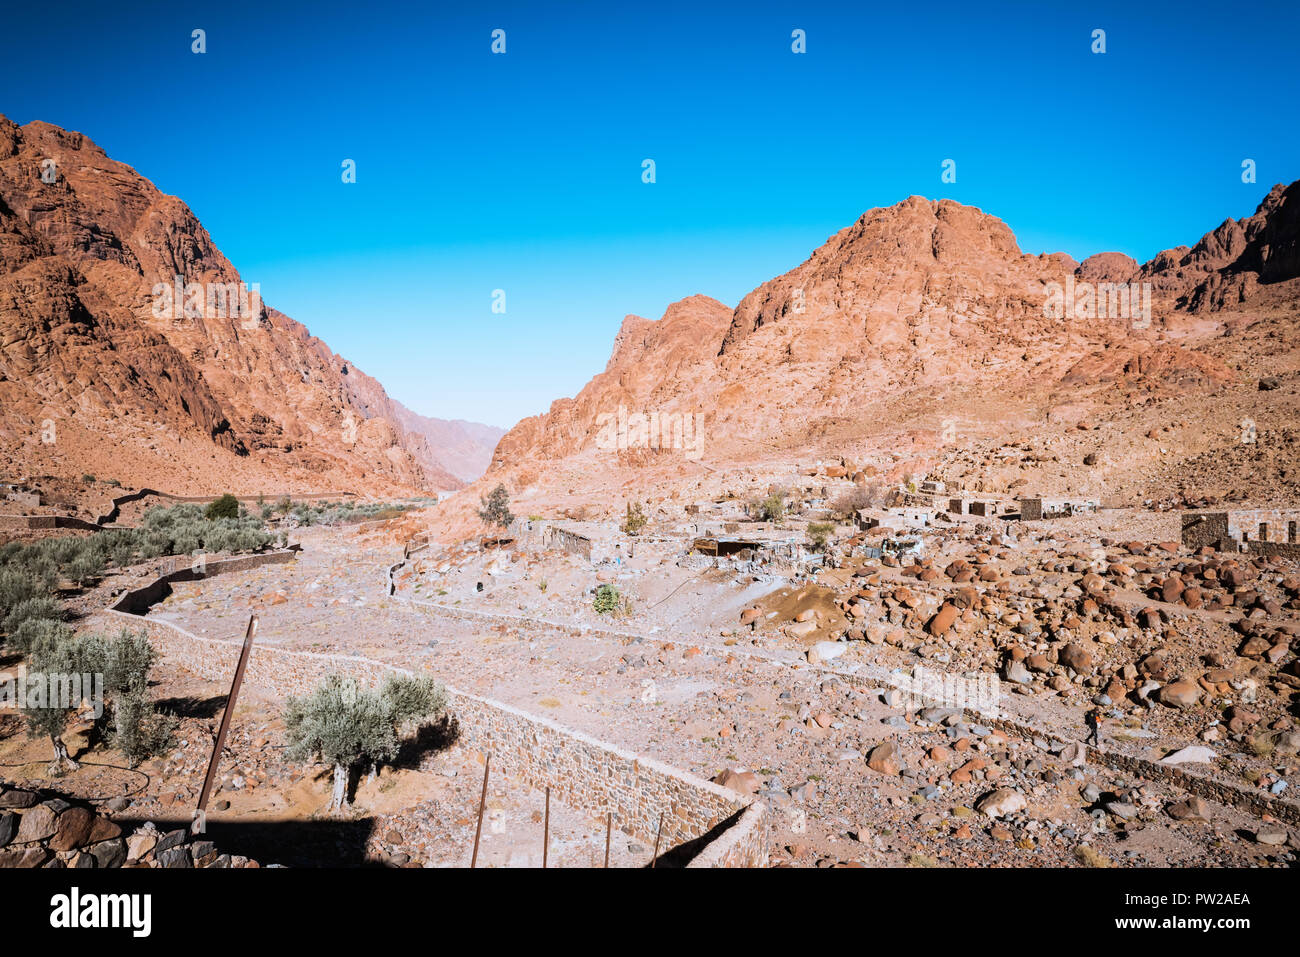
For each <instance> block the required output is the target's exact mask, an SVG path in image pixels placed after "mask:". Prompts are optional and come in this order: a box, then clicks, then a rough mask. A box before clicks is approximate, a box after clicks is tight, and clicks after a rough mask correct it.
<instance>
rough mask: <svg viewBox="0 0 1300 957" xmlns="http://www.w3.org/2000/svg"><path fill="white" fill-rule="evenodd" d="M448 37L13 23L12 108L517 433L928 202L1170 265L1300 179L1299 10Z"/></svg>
mask: <svg viewBox="0 0 1300 957" xmlns="http://www.w3.org/2000/svg"><path fill="white" fill-rule="evenodd" d="M126 6H131V5H130V4H127V5H126ZM443 6H444V5H440V4H436V3H418V4H415V3H412V4H395V3H356V2H350V3H343V4H337V5H336V4H332V3H329V2H312V3H303V4H293V5H290V4H277V3H275V2H261V3H247V4H245V3H242V2H239V0H233V2H223V3H204V4H185V3H175V2H159V3H156V4H135V5H134V6H131V9H133V10H134V11H135V12H134V13H131V12H125V11H124V10H123V9H122V5H119V4H110V3H101V2H96V3H84V2H72V3H66V4H59V5H54V6H52V5H50V4H43V3H31V4H18V3H13V2H10V3H6V5H5V10H4V13H3V24H4V49H5V52H4V56H3V57H0V112H3V113H5V114H6V115H8V116H9V117H10V118H11V119H13V120H15V121H16V122H19V123H26V122H28V121H30V120H33V119H41V120H46V121H48V122H51V123H55V124H57V125H59V126H63V127H67V128H70V129H75V130H79V131H80V132H82V133H85V134H86V135H88V136H89V137H91V138H92V139H93V140H95V141H96V142H97V143H98V144H99V145H100V146H102V147H103V148H104V149H105V150H106V151H107V152H108V153H109V155H110V156H112V157H114V158H115V159H118V160H121V161H122V162H125V163H128V164H130V165H131V166H133V167H135V168H136V169H137V170H139V171H140V172H141V173H142V174H143V175H145V176H147V177H148V178H149V179H151V180H152V181H153V182H154V183H156V184H157V185H158V186H159V188H161V189H162V190H164V191H165V192H168V193H172V194H175V195H177V196H179V197H181V198H182V199H183V200H184V201H185V202H186V203H188V204H189V205H190V207H191V208H193V210H194V211H195V213H196V214H197V215H198V217H199V218H200V220H202V222H203V224H204V225H205V226H206V227H207V228H208V230H209V231H210V232H211V233H212V236H213V238H214V239H215V240H216V242H217V244H218V246H220V248H221V249H222V250H223V251H224V252H225V253H226V255H227V256H228V257H229V258H230V260H231V261H232V262H233V263H234V264H235V266H236V267H237V268H238V269H239V270H240V272H241V273H242V274H243V276H244V279H245V280H246V281H248V282H259V283H260V284H261V288H262V294H263V297H264V299H265V300H266V301H267V303H269V304H270V305H272V306H274V307H276V308H278V309H280V310H282V311H283V312H286V313H288V314H289V315H291V316H293V317H294V318H295V319H298V320H300V321H301V322H303V323H305V324H306V325H307V326H308V328H310V329H311V330H312V332H313V333H315V334H317V335H319V336H321V338H323V339H324V340H325V341H326V342H327V343H329V345H330V346H331V347H332V348H333V349H334V350H335V351H336V352H339V353H341V354H343V355H344V356H346V357H347V358H348V359H349V360H351V361H353V362H355V363H356V364H357V365H359V366H360V367H361V368H362V369H364V370H365V371H366V372H369V373H370V374H372V375H374V376H376V377H377V378H379V379H380V381H382V382H383V383H384V384H385V386H387V388H388V390H389V392H390V393H391V394H392V395H394V396H395V397H396V398H398V399H399V400H401V401H402V402H404V403H406V404H407V405H409V406H410V407H411V408H413V409H415V410H416V411H419V412H423V413H426V414H430V415H437V416H442V417H447V418H468V419H475V420H479V421H486V422H491V423H493V424H497V425H501V426H508V425H511V424H513V423H514V422H515V421H516V420H517V419H519V418H520V417H522V416H525V415H531V414H534V413H537V412H540V411H544V410H545V409H546V408H547V406H548V405H549V404H550V402H551V400H552V399H554V398H558V397H560V396H564V395H572V394H574V393H575V392H577V390H578V389H579V388H581V386H582V385H583V384H584V383H585V382H586V381H587V379H589V378H590V377H591V376H592V375H593V374H594V373H596V372H598V371H599V370H600V369H602V368H603V367H604V364H605V362H606V360H607V358H608V356H609V351H610V345H611V342H612V339H613V336H614V333H615V331H616V330H617V328H618V325H619V323H620V322H621V320H622V318H623V316H624V315H625V314H627V313H636V314H639V315H643V316H648V317H651V318H658V317H659V316H660V315H661V314H662V312H663V310H664V308H665V306H667V305H668V304H669V303H670V302H672V301H674V300H676V299H679V298H682V297H684V296H687V295H691V294H693V293H706V294H708V295H711V296H714V297H716V298H718V299H721V300H722V301H723V302H725V303H727V304H728V305H732V306H734V305H735V304H736V302H737V301H738V300H739V299H740V297H741V296H743V295H744V294H745V293H746V292H748V291H749V290H750V289H752V288H753V287H754V286H756V285H758V284H759V283H761V282H763V281H765V280H767V279H769V278H771V277H773V276H775V275H778V274H779V273H781V272H784V271H786V270H787V269H790V268H792V267H793V266H795V265H797V264H798V263H799V262H801V261H802V260H803V259H804V258H806V257H807V255H808V254H809V253H810V252H811V251H812V250H813V249H814V248H816V246H818V245H819V244H820V243H821V242H823V241H824V240H825V239H826V238H827V237H828V236H829V235H831V234H832V233H834V232H835V231H836V230H838V229H840V228H842V227H843V226H846V225H848V224H849V223H851V222H853V221H854V220H855V219H856V218H857V217H858V216H859V215H861V214H862V212H863V211H864V210H866V209H869V208H871V207H873V206H887V205H891V204H893V203H896V202H898V201H899V200H901V199H904V198H905V197H907V196H909V195H911V194H921V195H924V196H927V197H931V198H937V197H950V198H953V199H956V200H958V201H960V202H963V203H969V204H972V205H975V206H979V207H981V208H982V209H984V210H986V211H987V212H990V213H993V214H995V215H997V216H999V217H1001V218H1002V219H1003V220H1005V221H1006V222H1007V223H1008V224H1009V225H1010V226H1011V228H1012V229H1013V230H1014V231H1015V233H1016V236H1017V237H1018V239H1019V241H1020V245H1021V248H1022V249H1024V250H1025V251H1026V252H1035V253H1036V252H1044V251H1057V250H1061V251H1065V252H1068V253H1069V254H1070V255H1072V256H1074V257H1075V258H1077V259H1082V258H1084V257H1085V256H1087V255H1089V254H1091V253H1094V252H1100V251H1104V250H1111V249H1115V250H1120V251H1122V252H1126V253H1128V254H1129V255H1131V256H1134V257H1135V258H1137V259H1139V260H1145V259H1147V258H1149V257H1150V256H1151V255H1152V254H1154V253H1155V252H1157V251H1158V250H1160V249H1163V248H1166V247H1169V246H1173V245H1177V244H1179V243H1192V242H1195V240H1196V239H1197V238H1198V237H1199V236H1200V235H1201V234H1202V233H1204V232H1205V231H1207V230H1209V229H1211V228H1213V227H1214V226H1216V225H1217V224H1218V223H1220V222H1221V221H1222V220H1223V219H1225V218H1226V217H1228V216H1233V217H1242V216H1246V215H1248V214H1250V213H1251V212H1253V211H1254V209H1255V206H1256V205H1257V203H1258V202H1259V200H1260V199H1261V198H1262V196H1263V195H1264V194H1265V192H1266V191H1267V189H1268V188H1269V187H1270V186H1271V185H1272V184H1273V183H1276V182H1291V181H1292V180H1295V179H1297V178H1300V124H1298V123H1297V110H1296V104H1297V103H1300V80H1298V79H1297V71H1296V67H1295V44H1296V39H1297V37H1300V12H1297V11H1298V10H1300V6H1298V5H1297V4H1295V3H1292V2H1287V3H1276V4H1269V3H1261V4H1255V3H1243V4H1235V5H1231V6H1230V7H1224V6H1223V5H1222V4H1211V3H1208V2H1202V3H1200V4H1197V3H1180V4H1167V5H1166V4H1145V3H1143V4H1135V3H1132V2H1131V0H1130V2H1124V3H1096V2H1090V3H1088V4H1056V3H1041V2H1039V3H1018V4H1005V5H997V4H967V5H962V6H958V5H952V6H948V5H946V4H944V3H935V2H927V3H905V4H892V3H891V4H880V5H872V4H867V3H857V2H855V3H847V2H845V3H839V4H820V3H815V2H814V3H809V2H801V3H784V4H765V3H761V2H746V3H732V4H715V3H709V2H707V0H695V2H691V3H681V4H678V3H668V2H660V0H655V2H653V3H646V4H631V3H614V2H609V3H604V4H594V3H593V4H578V3H563V2H557V3H538V2H536V0H533V2H527V3H518V4H508V3H498V4H491V3H485V4H474V5H469V4H466V5H463V6H465V7H470V6H473V7H477V8H478V9H472V10H470V11H468V12H457V11H454V10H444V9H442V7H443ZM195 28H202V29H204V30H206V31H207V53H205V54H203V55H195V54H193V53H191V52H190V46H191V39H190V34H191V31H192V30H193V29H195ZM494 28H502V29H505V30H506V38H507V40H506V42H507V52H506V54H505V55H493V54H492V53H491V52H490V43H491V37H490V33H491V31H492V30H493V29H494ZM795 28H801V29H803V30H805V31H806V33H807V53H805V54H802V55H796V54H794V53H792V52H791V49H790V45H791V31H792V30H794V29H795ZM1095 28H1102V29H1104V30H1105V31H1106V44H1107V52H1106V53H1105V54H1101V55H1097V54H1093V53H1092V52H1091V51H1090V45H1091V37H1090V35H1091V32H1092V30H1093V29H1095ZM646 158H651V159H654V160H655V162H656V164H657V182H656V183H655V184H653V185H646V184H643V183H642V182H641V162H642V160H643V159H646ZM948 158H951V159H954V160H956V162H957V182H956V183H954V184H945V183H942V182H941V181H940V172H941V170H940V164H941V163H942V161H943V160H944V159H948ZM1244 158H1251V159H1254V160H1255V161H1256V162H1257V164H1258V183H1256V184H1255V185H1245V184H1243V183H1242V182H1241V175H1240V173H1241V162H1242V160H1243V159H1244ZM344 159H353V160H355V161H356V163H357V182H356V183H355V184H347V185H345V184H343V183H342V182H341V175H340V174H341V163H342V162H343V160H344ZM498 288H499V289H504V290H505V291H506V307H507V311H506V314H505V315H495V314H493V313H492V311H491V301H492V300H491V296H492V291H493V290H494V289H498Z"/></svg>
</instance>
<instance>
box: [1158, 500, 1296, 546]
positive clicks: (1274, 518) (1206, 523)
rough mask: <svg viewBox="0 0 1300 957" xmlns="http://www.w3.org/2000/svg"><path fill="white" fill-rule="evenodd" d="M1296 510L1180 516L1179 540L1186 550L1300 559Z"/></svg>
mask: <svg viewBox="0 0 1300 957" xmlns="http://www.w3.org/2000/svg"><path fill="white" fill-rule="evenodd" d="M1298 523H1300V509H1295V508H1291V509H1282V508H1244V509H1235V510H1232V511H1227V512H1192V513H1189V514H1186V515H1184V516H1183V528H1182V540H1183V544H1184V545H1185V546H1186V547H1188V548H1190V549H1197V548H1204V547H1205V546H1206V545H1209V546H1210V547H1212V548H1215V549H1218V550H1219V551H1224V552H1236V551H1244V552H1250V553H1252V554H1256V555H1287V556H1290V557H1294V558H1300V532H1298V531H1297V524H1298Z"/></svg>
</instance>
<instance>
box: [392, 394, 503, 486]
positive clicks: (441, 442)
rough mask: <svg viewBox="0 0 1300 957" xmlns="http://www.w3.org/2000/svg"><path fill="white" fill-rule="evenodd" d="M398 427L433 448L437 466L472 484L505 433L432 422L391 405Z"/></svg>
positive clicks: (456, 421) (458, 423)
mask: <svg viewBox="0 0 1300 957" xmlns="http://www.w3.org/2000/svg"><path fill="white" fill-rule="evenodd" d="M393 405H394V408H395V412H396V415H397V422H398V424H399V425H400V426H401V427H402V428H403V429H404V430H405V431H406V434H407V436H408V437H413V436H420V437H422V438H423V439H424V440H425V441H426V442H427V443H428V445H429V447H430V448H431V449H437V453H436V457H437V461H438V464H439V465H440V466H441V467H442V468H444V469H446V470H447V471H448V472H450V473H451V474H452V475H454V476H455V477H456V478H458V479H460V480H461V481H462V482H472V481H474V480H475V479H476V478H478V477H479V476H480V475H482V474H483V473H484V472H485V471H486V470H487V467H488V465H489V464H491V462H492V450H493V449H495V448H496V446H497V443H498V442H499V441H501V436H503V435H505V434H506V430H505V429H500V428H497V427H496V426H495V425H484V424H483V423H481V422H466V421H465V420H464V419H434V418H430V417H429V416H427V415H420V414H419V413H417V412H412V411H411V410H410V409H408V408H407V407H406V406H404V405H402V404H401V403H400V402H394V403H393Z"/></svg>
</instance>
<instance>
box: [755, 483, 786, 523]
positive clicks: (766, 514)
mask: <svg viewBox="0 0 1300 957" xmlns="http://www.w3.org/2000/svg"><path fill="white" fill-rule="evenodd" d="M785 512H786V508H785V493H783V492H780V491H777V492H773V493H772V494H771V495H769V496H768V497H767V498H765V499H763V500H762V501H761V502H759V503H758V516H759V518H761V519H762V520H763V521H765V522H772V523H773V524H774V525H780V524H781V523H782V522H784V521H785Z"/></svg>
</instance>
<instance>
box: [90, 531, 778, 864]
mask: <svg viewBox="0 0 1300 957" xmlns="http://www.w3.org/2000/svg"><path fill="white" fill-rule="evenodd" d="M276 555H286V556H287V557H285V558H277V559H275V560H280V561H284V560H291V559H292V553H271V554H270V555H266V556H249V558H251V559H261V561H258V562H255V563H254V564H264V563H265V562H266V561H267V560H270V559H271V558H272V556H276ZM247 567H250V565H249V562H248V559H231V560H228V561H225V562H211V563H209V564H208V569H207V574H208V575H214V574H221V573H222V572H223V571H224V572H229V571H233V570H237V569H239V568H247ZM396 567H398V566H393V567H391V568H389V569H388V572H387V575H388V580H389V582H390V583H391V581H392V575H393V572H394V570H395V568H396ZM187 573H189V570H188V569H186V570H184V571H183V572H178V573H176V574H177V575H184V574H187ZM164 579H169V580H175V579H174V578H172V577H171V576H164V577H163V578H160V579H157V580H156V581H154V582H152V583H150V584H149V585H147V586H145V587H144V588H141V589H137V590H136V591H135V592H132V593H128V594H127V595H124V596H123V597H122V599H120V600H119V601H118V602H117V604H115V605H114V606H113V607H112V608H110V609H107V610H105V611H104V612H101V613H100V614H101V616H102V617H103V618H105V619H107V620H109V621H111V622H112V623H113V624H116V625H123V624H124V625H127V626H129V627H134V628H139V629H143V630H144V631H145V632H146V633H147V634H148V635H149V638H150V641H151V642H152V643H153V644H154V646H155V647H156V648H157V649H158V650H159V651H160V652H161V653H162V655H163V656H164V657H165V658H166V660H167V661H169V662H170V663H173V664H178V665H180V666H181V667H183V668H185V669H187V670H189V671H191V672H193V673H194V674H196V675H198V676H199V677H202V678H205V679H208V680H212V681H222V682H225V681H229V680H230V678H231V676H232V675H233V674H234V670H235V665H236V662H237V661H238V658H239V648H240V645H239V643H238V642H232V641H222V640H217V639H212V638H201V637H199V636H197V635H194V634H192V633H191V632H189V631H186V630H185V629H184V628H181V627H180V626H178V625H174V624H172V623H170V622H166V621H162V620H160V619H155V618H147V617H140V614H139V612H141V611H143V610H147V608H148V606H149V604H151V603H152V602H153V601H156V600H157V598H158V597H159V596H160V595H161V594H162V593H164V590H165V589H166V587H167V581H165V580H164ZM394 673H402V674H410V673H411V672H408V671H406V670H405V669H402V668H397V667H394V666H392V665H388V664H385V663H383V662H379V661H374V660H372V659H369V658H363V657H359V656H349V655H331V654H317V653H314V652H305V651H291V650H288V649H284V648H273V647H270V646H265V645H257V644H256V643H254V645H253V650H252V652H251V654H250V655H249V661H248V668H247V671H246V673H245V678H244V680H245V681H247V682H249V684H250V685H252V686H254V687H257V688H259V689H262V690H264V691H267V692H270V693H271V694H273V695H275V696H277V697H281V698H286V697H289V696H291V695H297V696H301V695H305V694H308V693H310V692H311V690H312V689H313V688H314V687H315V686H316V685H317V684H318V683H319V682H321V681H322V680H324V679H325V677H326V676H328V675H331V674H343V675H347V676H350V677H352V678H354V679H355V680H357V681H358V682H359V683H363V684H366V685H371V686H373V685H378V684H380V683H381V682H382V681H383V679H384V678H385V677H386V676H387V675H389V674H394ZM447 692H448V701H449V704H448V708H449V710H450V711H451V712H452V713H453V714H454V715H455V717H456V719H457V724H458V730H459V735H460V737H459V744H460V745H461V746H462V747H465V748H469V749H471V750H473V751H477V752H479V753H480V754H482V755H491V758H492V765H493V768H494V769H499V770H500V771H501V772H503V773H505V774H508V775H512V776H515V777H518V778H519V779H521V780H522V781H524V782H525V783H526V784H528V785H529V786H530V787H535V788H545V787H550V788H551V791H552V793H553V794H554V795H555V797H556V798H557V799H558V800H560V801H562V802H563V803H565V804H566V805H568V806H569V807H571V808H574V809H576V810H580V811H583V812H585V813H588V814H591V815H593V816H595V817H603V816H604V815H605V814H607V813H608V814H612V815H613V821H614V824H615V825H616V826H617V827H619V828H620V829H622V830H624V831H626V832H627V833H629V834H632V835H634V836H635V837H637V838H639V839H642V840H645V841H648V842H653V841H654V839H655V836H656V834H657V833H658V831H659V827H660V820H661V817H662V826H663V831H662V836H661V846H662V847H663V848H664V849H668V848H672V847H675V846H677V845H680V844H684V843H687V842H691V841H697V840H699V839H701V838H703V837H705V835H709V832H710V831H713V830H714V829H720V833H717V834H714V835H710V837H711V840H709V841H708V842H706V843H705V844H704V846H703V847H702V848H701V849H700V851H699V852H698V853H697V854H696V855H695V856H694V857H693V858H692V859H691V860H690V861H689V862H688V864H687V866H690V867H741V866H744V867H761V866H765V865H766V863H767V860H768V840H769V828H768V826H767V821H766V819H765V816H764V807H763V805H762V804H761V803H760V802H757V801H753V800H752V799H750V798H748V797H746V796H744V795H742V794H739V793H738V792H735V791H731V790H729V789H727V788H723V787H721V786H719V785H717V784H714V783H713V782H711V781H706V780H704V779H703V778H700V777H696V776H695V775H692V774H688V773H686V772H684V771H680V770H678V769H676V768H673V767H670V766H669V765H667V764H664V763H662V762H660V761H656V760H654V759H653V758H647V757H644V756H641V755H637V754H634V753H633V752H631V751H627V750H625V749H623V748H620V747H618V746H617V745H613V744H610V743H608V742H604V741H599V740H597V739H595V738H592V737H590V736H588V735H586V734H583V733H581V732H578V731H575V730H573V729H570V728H566V727H564V726H562V725H560V724H558V723H556V722H554V721H551V720H549V719H547V718H543V717H539V716H537V715H531V714H528V713H527V712H525V711H521V710H520V709H518V708H515V707H513V706H511V705H508V704H504V703H503V702H500V701H494V700H492V699H490V698H484V697H481V696H479V695H474V694H469V693H467V692H464V691H459V690H457V689H455V688H450V687H449V688H448V689H447ZM728 822H731V823H730V825H729V826H726V827H723V825H727V824H728Z"/></svg>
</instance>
